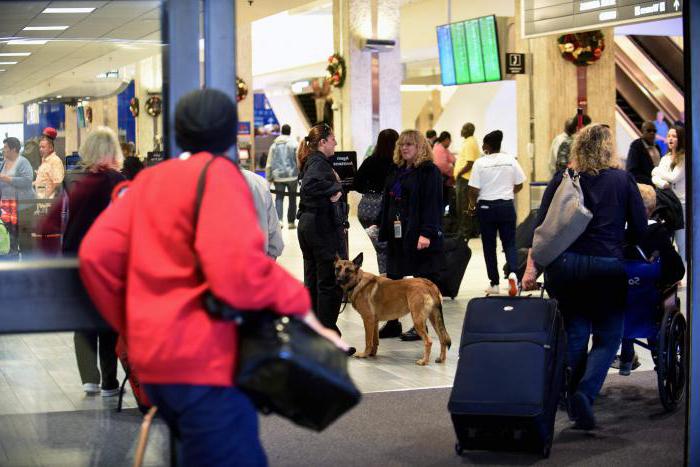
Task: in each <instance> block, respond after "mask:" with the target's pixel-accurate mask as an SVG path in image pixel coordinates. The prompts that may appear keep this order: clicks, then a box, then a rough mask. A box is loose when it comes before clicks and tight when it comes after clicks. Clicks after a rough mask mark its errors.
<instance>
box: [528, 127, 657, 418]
mask: <svg viewBox="0 0 700 467" xmlns="http://www.w3.org/2000/svg"><path fill="white" fill-rule="evenodd" d="M570 160H571V169H566V170H573V171H575V172H578V174H579V176H580V178H579V180H580V183H581V189H582V190H583V195H584V204H585V206H586V207H587V208H588V209H589V210H590V211H591V212H592V213H593V218H592V219H591V221H590V223H589V224H588V227H587V228H586V230H585V231H584V232H583V234H581V236H580V237H579V238H578V239H577V240H576V241H575V242H574V243H572V244H571V246H570V247H569V248H568V249H567V250H566V251H565V252H564V253H563V254H562V255H561V256H559V258H557V259H556V260H554V262H552V263H551V264H550V265H549V266H547V268H546V269H545V271H544V274H545V285H546V288H547V292H548V293H549V295H550V296H552V297H554V298H556V299H557V301H558V302H559V308H560V310H561V312H562V315H563V317H564V327H565V328H566V335H567V339H568V342H567V358H568V363H569V366H570V367H571V371H572V375H571V381H570V385H569V388H568V390H569V394H570V409H571V416H572V418H573V419H575V421H576V425H577V427H578V428H580V429H584V430H588V429H592V428H594V427H595V417H594V415H593V407H592V406H593V402H594V401H595V399H596V397H597V396H598V392H600V388H601V387H602V386H603V382H604V381H605V377H606V375H607V374H608V368H609V367H610V364H611V363H612V361H613V359H614V358H615V353H616V352H617V349H618V347H619V346H620V341H621V339H622V328H623V325H624V321H625V317H624V306H625V300H626V297H627V275H626V274H625V268H624V264H623V244H624V242H625V224H627V228H628V230H629V232H628V234H629V237H628V240H629V241H630V242H632V243H636V242H637V241H638V240H639V239H640V238H642V236H643V235H644V233H645V232H646V225H647V219H646V211H645V209H644V203H643V201H642V197H641V195H640V194H639V189H638V188H637V184H636V183H635V180H634V177H633V176H632V175H631V174H630V173H628V172H625V171H624V170H620V169H618V168H617V167H618V162H617V158H616V156H615V153H614V150H613V136H612V132H611V131H610V128H608V126H607V125H601V124H592V125H589V126H587V127H585V128H583V129H582V130H581V131H580V132H579V133H578V134H577V135H576V138H575V139H574V142H573V145H572V146H571V159H570ZM563 173H564V171H563V170H562V171H560V172H558V173H557V174H556V175H555V176H554V177H553V178H552V180H551V181H550V182H549V185H548V186H547V189H546V190H545V192H544V196H543V197H542V205H541V207H540V211H539V213H538V219H537V225H538V226H539V225H540V224H541V223H542V222H543V221H544V218H545V216H546V215H547V211H548V210H549V206H550V204H551V202H552V198H553V197H554V193H555V192H556V191H557V188H558V187H559V184H560V183H561V182H562V175H563ZM535 277H536V272H535V271H533V270H528V271H526V273H525V276H524V277H523V287H524V288H525V289H530V288H532V287H533V285H534V280H535ZM591 334H593V346H592V347H591V350H590V352H589V351H588V341H589V339H590V336H591Z"/></svg>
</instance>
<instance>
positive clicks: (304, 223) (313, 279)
mask: <svg viewBox="0 0 700 467" xmlns="http://www.w3.org/2000/svg"><path fill="white" fill-rule="evenodd" d="M297 237H298V238H299V246H300V247H301V254H302V256H303V258H304V285H305V286H306V288H307V289H309V293H310V294H311V306H312V308H313V310H314V313H316V317H318V320H319V321H320V322H321V324H323V325H324V326H325V327H327V328H330V329H333V330H335V331H336V332H338V334H340V329H338V326H337V325H336V323H337V321H338V314H339V313H340V304H341V301H342V298H343V291H342V290H341V289H340V287H338V285H337V284H336V281H335V268H334V265H333V262H334V261H335V255H336V254H340V255H341V256H342V250H343V248H341V246H340V239H339V235H338V234H337V233H336V232H322V231H321V230H320V229H319V222H318V221H317V219H316V215H315V214H313V213H306V212H305V213H302V214H301V216H300V217H299V227H298V230H297Z"/></svg>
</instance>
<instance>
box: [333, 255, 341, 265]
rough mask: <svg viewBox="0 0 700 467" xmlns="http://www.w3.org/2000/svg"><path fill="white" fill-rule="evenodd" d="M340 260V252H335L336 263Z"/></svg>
mask: <svg viewBox="0 0 700 467" xmlns="http://www.w3.org/2000/svg"><path fill="white" fill-rule="evenodd" d="M338 261H340V255H339V254H338V253H336V254H335V260H333V262H334V263H337V262H338Z"/></svg>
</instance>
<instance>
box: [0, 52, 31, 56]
mask: <svg viewBox="0 0 700 467" xmlns="http://www.w3.org/2000/svg"><path fill="white" fill-rule="evenodd" d="M31 54H32V53H31V52H3V53H0V57H29V56H30V55H31Z"/></svg>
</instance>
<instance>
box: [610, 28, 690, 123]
mask: <svg viewBox="0 0 700 467" xmlns="http://www.w3.org/2000/svg"><path fill="white" fill-rule="evenodd" d="M630 54H631V55H633V56H630ZM615 63H616V64H617V65H618V66H619V67H620V69H621V70H622V71H624V73H625V74H626V75H627V76H628V77H629V78H630V80H631V81H632V82H633V83H635V84H636V86H637V87H639V88H640V90H641V91H642V92H643V93H644V94H645V95H646V96H647V97H648V98H649V100H650V101H651V102H652V103H653V104H654V105H655V106H656V108H657V109H659V110H661V111H663V112H664V113H665V114H666V115H667V116H668V117H669V118H670V119H671V120H677V119H678V118H679V117H680V112H681V110H682V108H683V95H682V94H681V93H680V92H679V91H678V89H677V88H676V87H675V85H674V84H673V83H672V82H671V81H670V80H669V79H668V78H667V77H666V76H665V75H664V74H663V72H662V71H660V70H659V69H658V66H657V65H656V64H655V63H654V62H652V61H651V60H649V59H648V58H647V57H646V55H644V53H643V52H642V51H641V50H639V47H638V46H637V45H636V44H634V43H633V42H632V41H631V40H629V39H628V38H626V37H623V36H616V37H615ZM641 64H644V66H648V67H651V68H653V69H654V70H656V73H657V75H655V76H653V77H649V76H647V74H646V73H645V72H644V71H643V69H642V67H641Z"/></svg>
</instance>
